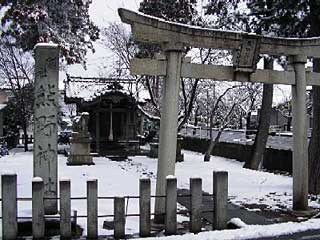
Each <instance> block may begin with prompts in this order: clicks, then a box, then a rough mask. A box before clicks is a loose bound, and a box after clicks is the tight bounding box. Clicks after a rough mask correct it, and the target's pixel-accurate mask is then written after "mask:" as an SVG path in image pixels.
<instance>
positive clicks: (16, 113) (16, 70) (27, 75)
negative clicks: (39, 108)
mask: <svg viewBox="0 0 320 240" xmlns="http://www.w3.org/2000/svg"><path fill="white" fill-rule="evenodd" d="M0 77H1V78H3V79H5V81H6V83H7V84H8V86H9V87H10V90H11V92H12V95H13V99H11V107H12V112H10V116H6V118H7V121H12V122H14V123H15V124H16V125H19V126H20V128H21V129H22V130H23V134H24V138H25V139H24V149H25V151H27V150H28V134H27V128H28V125H29V124H30V122H31V117H32V113H33V62H32V57H31V55H30V54H28V53H24V52H23V51H22V50H19V49H17V48H15V47H14V46H13V45H12V44H11V43H10V42H9V41H8V40H7V39H2V40H1V41H0ZM7 115H9V114H7ZM10 117H11V118H10ZM12 122H11V123H12Z"/></svg>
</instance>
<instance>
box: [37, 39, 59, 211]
mask: <svg viewBox="0 0 320 240" xmlns="http://www.w3.org/2000/svg"><path fill="white" fill-rule="evenodd" d="M34 52H35V82H34V97H35V100H34V148H33V175H34V177H41V178H42V179H43V181H44V187H45V190H44V196H45V198H57V177H58V167H57V166H58V165H57V142H58V134H57V131H58V123H57V116H58V106H59V102H58V95H59V89H58V84H59V48H58V45H55V44H37V45H36V46H35V50H34ZM57 203H58V201H57V199H50V200H45V202H44V205H45V213H46V214H56V213H57V212H58V204H57Z"/></svg>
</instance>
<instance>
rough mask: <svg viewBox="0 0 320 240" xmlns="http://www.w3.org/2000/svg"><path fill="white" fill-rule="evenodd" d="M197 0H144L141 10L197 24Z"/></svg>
mask: <svg viewBox="0 0 320 240" xmlns="http://www.w3.org/2000/svg"><path fill="white" fill-rule="evenodd" d="M196 4H197V1H196V0H143V1H142V2H141V3H140V8H139V11H140V12H143V13H145V14H148V15H152V16H155V17H158V18H162V19H165V20H168V21H171V22H178V23H185V24H195V20H196V19H198V17H197V10H196Z"/></svg>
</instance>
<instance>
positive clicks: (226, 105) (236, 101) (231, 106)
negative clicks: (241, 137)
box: [204, 85, 246, 161]
mask: <svg viewBox="0 0 320 240" xmlns="http://www.w3.org/2000/svg"><path fill="white" fill-rule="evenodd" d="M241 87H243V86H242V85H233V86H230V87H228V88H226V89H225V90H224V91H223V92H222V93H221V94H220V95H219V96H218V97H217V98H216V100H215V102H214V105H213V106H212V108H211V110H210V144H209V147H208V149H207V151H206V153H205V155H204V161H210V156H211V153H212V151H213V149H214V148H215V146H216V145H217V144H218V142H219V140H220V137H221V134H222V132H223V130H224V129H225V128H226V127H227V126H228V124H229V123H230V122H231V121H232V119H234V118H236V116H232V115H233V114H235V113H236V111H235V109H236V108H239V106H240V105H241V103H242V102H243V101H244V100H245V99H246V97H243V96H242V97H240V96H238V95H235V94H234V90H235V89H237V88H241ZM214 121H216V123H215V125H218V126H219V128H218V133H217V135H216V137H215V138H214V139H213V135H212V127H213V124H214Z"/></svg>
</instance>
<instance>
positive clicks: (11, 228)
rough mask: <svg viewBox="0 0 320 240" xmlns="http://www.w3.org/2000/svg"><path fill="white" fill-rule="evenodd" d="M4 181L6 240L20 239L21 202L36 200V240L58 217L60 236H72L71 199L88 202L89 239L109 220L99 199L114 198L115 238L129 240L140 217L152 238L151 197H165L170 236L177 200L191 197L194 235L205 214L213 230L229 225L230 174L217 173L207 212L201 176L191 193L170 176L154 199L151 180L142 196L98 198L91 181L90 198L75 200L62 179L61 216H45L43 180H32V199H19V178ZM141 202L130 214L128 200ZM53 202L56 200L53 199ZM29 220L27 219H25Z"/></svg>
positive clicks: (146, 180)
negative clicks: (130, 221) (130, 224)
mask: <svg viewBox="0 0 320 240" xmlns="http://www.w3.org/2000/svg"><path fill="white" fill-rule="evenodd" d="M1 180H2V181H1V182H2V186H1V188H2V196H1V197H2V198H1V201H2V217H1V218H2V238H3V239H16V237H17V236H18V219H22V217H19V216H17V202H18V201H26V200H28V201H32V216H31V217H29V219H31V220H32V235H33V237H34V238H35V239H42V238H44V236H45V235H46V232H45V224H46V220H47V221H48V220H49V219H52V218H55V219H60V237H61V238H71V237H72V234H73V233H72V229H71V225H72V221H73V223H74V222H76V219H75V218H76V214H74V215H75V216H71V200H80V199H82V200H87V215H85V216H78V217H85V218H87V222H88V224H87V238H89V239H91V238H97V237H98V218H102V217H106V216H107V215H102V214H100V215H99V213H98V200H102V199H113V201H114V213H113V215H108V217H113V228H114V238H116V239H119V238H124V237H125V224H126V217H130V216H136V217H139V223H140V226H139V234H140V236H141V237H148V236H151V216H154V215H155V214H154V213H151V206H150V204H151V198H156V197H163V198H165V209H164V212H163V213H162V215H163V216H164V220H165V225H164V230H165V234H166V235H174V234H176V233H177V214H180V213H179V212H177V197H189V199H190V211H189V214H190V224H189V226H190V232H192V233H198V232H200V231H201V226H202V214H203V213H205V212H206V213H207V212H211V213H213V226H212V227H213V229H216V230H220V229H224V228H226V225H227V216H226V208H227V198H228V173H227V172H213V194H205V196H210V197H213V203H214V204H213V209H211V210H208V209H206V210H205V209H203V207H202V198H203V196H204V194H203V193H202V179H201V178H199V177H193V178H190V194H188V195H186V194H184V195H180V194H179V195H178V194H177V179H176V178H175V177H173V176H168V177H167V179H166V194H165V196H152V195H151V183H150V179H149V178H141V179H140V191H139V196H126V197H102V196H101V197H98V180H97V179H90V180H87V196H86V197H80V198H79V197H77V198H72V197H71V187H70V186H71V183H70V180H69V179H61V180H60V183H59V184H60V197H59V198H56V200H59V201H60V211H59V213H60V214H59V215H53V216H48V215H45V211H44V208H45V204H44V201H45V200H48V199H47V198H46V197H45V194H44V190H45V188H44V181H43V180H42V178H40V177H36V178H34V179H33V181H32V198H29V199H27V198H18V196H17V175H16V174H12V173H6V174H4V175H2V176H1ZM126 198H127V199H129V198H138V199H139V206H140V207H139V209H140V210H139V213H136V214H127V213H126V204H125V199H126ZM50 200H52V199H51V198H50ZM23 219H26V217H23Z"/></svg>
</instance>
